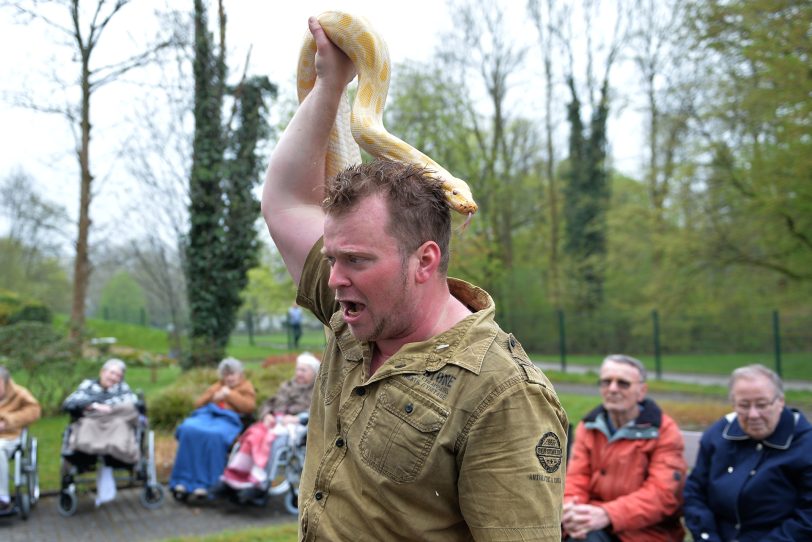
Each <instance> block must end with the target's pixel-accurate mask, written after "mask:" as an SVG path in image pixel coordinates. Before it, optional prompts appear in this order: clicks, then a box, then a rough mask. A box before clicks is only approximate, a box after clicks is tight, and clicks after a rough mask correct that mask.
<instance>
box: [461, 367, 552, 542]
mask: <svg viewBox="0 0 812 542" xmlns="http://www.w3.org/2000/svg"><path fill="white" fill-rule="evenodd" d="M484 401H485V403H486V404H485V405H483V407H482V409H481V412H482V413H481V414H474V418H475V419H474V420H472V423H470V424H469V425H470V431H469V433H468V435H467V438H466V441H465V442H466V443H465V445H464V447H463V449H462V450H461V454H460V456H459V457H461V459H460V460H459V461H461V462H460V474H459V482H458V491H459V498H460V508H461V510H462V513H463V516H464V517H465V521H466V523H467V524H468V526H469V528H470V529H471V533H472V534H473V536H474V539H476V540H519V539H520V540H542V541H549V542H559V541H560V540H561V503H562V497H563V492H564V468H565V466H564V464H563V458H564V455H565V454H564V450H565V449H566V442H567V439H566V429H565V428H566V426H567V418H566V414H565V413H564V411H563V409H562V408H561V405H560V403H559V402H558V398H557V396H556V395H555V393H554V392H553V391H551V390H549V389H548V388H546V387H544V386H542V385H539V384H533V383H528V382H526V381H524V380H522V379H519V380H518V381H517V382H513V383H512V384H505V385H502V386H500V387H499V389H498V392H497V393H491V394H489V396H488V397H487V398H486V399H485V400H484ZM550 459H553V461H552V462H550V461H549V460H550Z"/></svg>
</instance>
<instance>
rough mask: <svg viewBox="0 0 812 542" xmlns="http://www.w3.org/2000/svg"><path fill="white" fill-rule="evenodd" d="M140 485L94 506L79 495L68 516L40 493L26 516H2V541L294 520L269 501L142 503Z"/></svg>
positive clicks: (145, 535)
mask: <svg viewBox="0 0 812 542" xmlns="http://www.w3.org/2000/svg"><path fill="white" fill-rule="evenodd" d="M140 492H141V489H120V490H119V493H118V495H117V496H116V499H115V501H113V502H112V503H108V504H106V505H104V506H102V507H100V508H98V509H96V508H94V506H93V497H92V496H91V495H88V494H85V495H80V497H79V507H78V510H77V511H76V514H75V515H73V516H71V517H68V518H66V517H62V516H61V515H60V514H59V512H58V511H57V500H56V497H44V498H42V499H41V500H40V501H39V503H38V504H37V506H36V507H34V509H33V510H32V511H31V516H30V517H29V518H28V520H27V521H23V520H22V519H20V517H19V516H12V517H4V518H0V540H2V541H3V542H73V541H75V542H117V541H126V542H145V541H156V540H164V539H166V538H170V537H175V536H188V535H201V534H211V533H217V532H220V531H225V530H230V529H240V528H246V527H262V526H266V525H271V524H275V523H287V522H295V518H294V517H293V516H291V515H289V514H287V513H285V512H284V511H283V508H282V503H281V502H278V503H277V502H275V501H272V502H270V503H269V504H268V506H266V507H265V508H257V507H243V508H237V507H235V506H233V505H229V504H227V503H202V504H200V505H194V504H191V503H190V504H179V503H177V502H176V501H175V500H174V499H173V498H172V496H171V495H167V496H166V498H165V499H164V501H163V505H162V506H161V507H160V508H158V509H156V510H148V509H146V508H144V507H143V506H141V503H140V501H139V494H140Z"/></svg>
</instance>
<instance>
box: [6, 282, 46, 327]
mask: <svg viewBox="0 0 812 542" xmlns="http://www.w3.org/2000/svg"><path fill="white" fill-rule="evenodd" d="M52 320H53V313H52V312H51V309H49V308H48V307H46V306H45V305H44V304H42V303H41V302H39V301H34V300H29V299H23V298H21V297H20V296H19V295H17V294H15V293H14V292H10V291H8V290H0V326H8V325H12V324H16V323H18V322H42V323H45V324H50V323H51V321H52Z"/></svg>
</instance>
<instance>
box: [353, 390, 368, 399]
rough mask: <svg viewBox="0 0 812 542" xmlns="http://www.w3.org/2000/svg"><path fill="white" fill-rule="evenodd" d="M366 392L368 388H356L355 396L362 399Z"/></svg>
mask: <svg viewBox="0 0 812 542" xmlns="http://www.w3.org/2000/svg"><path fill="white" fill-rule="evenodd" d="M366 392H367V389H366V388H355V395H357V396H358V397H361V396H362V395H364V394H365V393H366Z"/></svg>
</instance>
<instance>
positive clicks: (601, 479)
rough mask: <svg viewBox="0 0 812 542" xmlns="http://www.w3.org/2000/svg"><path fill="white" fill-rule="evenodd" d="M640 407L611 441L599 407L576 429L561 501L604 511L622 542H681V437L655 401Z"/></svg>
mask: <svg viewBox="0 0 812 542" xmlns="http://www.w3.org/2000/svg"><path fill="white" fill-rule="evenodd" d="M642 406H643V409H642V411H641V412H640V415H639V416H638V417H637V419H636V420H635V421H634V423H633V424H632V425H631V426H625V427H622V428H620V429H618V430H617V431H616V432H615V434H614V435H613V436H612V437H611V441H610V437H609V436H608V429H607V424H606V411H605V410H604V408H603V407H602V406H600V407H598V408H596V409H595V410H593V411H592V412H590V413H589V414H587V415H586V417H584V419H583V420H582V421H581V422H580V423H579V424H578V427H577V429H576V430H575V443H574V446H573V449H572V456H571V457H570V459H569V463H568V465H567V479H566V487H565V488H564V500H565V501H570V500H572V499H573V498H575V497H577V498H578V502H579V503H586V504H592V505H595V506H600V507H602V508H603V509H604V510H606V513H607V514H608V515H609V519H610V520H611V522H612V530H613V532H614V533H615V535H616V536H617V537H619V538H620V540H622V541H623V542H682V540H683V538H684V531H683V529H682V525H681V523H680V520H679V518H680V515H681V511H682V488H683V486H684V484H685V471H686V466H685V459H684V458H683V455H682V453H683V448H684V443H683V440H682V433H680V430H679V427H677V424H676V423H675V422H674V420H673V419H671V418H670V417H669V416H668V415H666V414H663V413H662V411H661V410H660V408H659V407H658V406H657V404H656V403H655V402H654V401H652V400H650V399H646V400H644V401H643V403H642Z"/></svg>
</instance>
